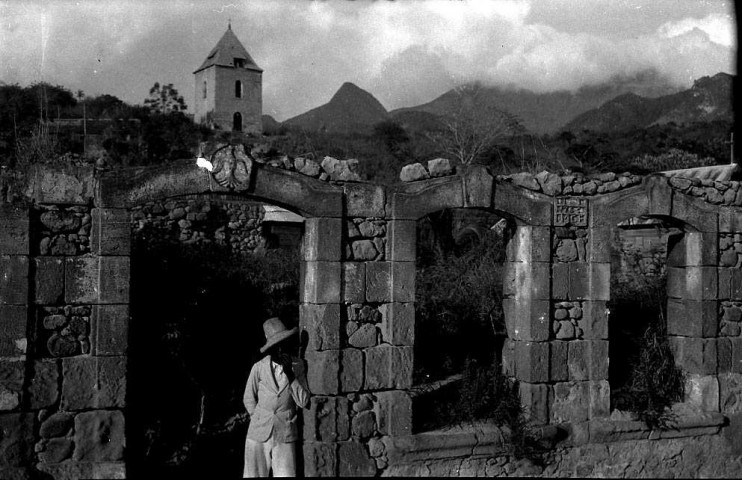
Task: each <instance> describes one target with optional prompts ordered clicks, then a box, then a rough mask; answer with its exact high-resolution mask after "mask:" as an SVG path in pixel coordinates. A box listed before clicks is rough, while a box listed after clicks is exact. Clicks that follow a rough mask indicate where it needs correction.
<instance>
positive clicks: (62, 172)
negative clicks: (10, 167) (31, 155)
mask: <svg viewBox="0 0 742 480" xmlns="http://www.w3.org/2000/svg"><path fill="white" fill-rule="evenodd" d="M28 175H29V188H28V191H27V193H26V194H27V195H28V196H30V197H31V198H33V199H34V200H35V201H36V202H37V203H52V204H53V203H56V204H75V205H86V204H88V203H89V202H90V200H91V199H92V198H93V196H94V195H95V179H94V169H93V167H70V166H66V167H64V168H55V167H51V166H49V165H34V166H32V167H31V171H30V172H29V174H28Z"/></svg>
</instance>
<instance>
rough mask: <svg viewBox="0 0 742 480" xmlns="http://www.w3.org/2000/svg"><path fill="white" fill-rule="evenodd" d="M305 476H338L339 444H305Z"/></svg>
mask: <svg viewBox="0 0 742 480" xmlns="http://www.w3.org/2000/svg"><path fill="white" fill-rule="evenodd" d="M302 450H303V453H304V475H306V476H307V477H336V476H337V453H336V450H337V444H335V443H315V442H305V443H304V445H303V448H302Z"/></svg>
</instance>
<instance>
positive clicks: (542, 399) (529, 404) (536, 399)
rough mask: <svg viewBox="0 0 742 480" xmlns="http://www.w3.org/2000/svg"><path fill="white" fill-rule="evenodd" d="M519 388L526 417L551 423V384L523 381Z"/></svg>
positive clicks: (534, 420)
mask: <svg viewBox="0 0 742 480" xmlns="http://www.w3.org/2000/svg"><path fill="white" fill-rule="evenodd" d="M518 388H519V392H520V402H521V404H522V405H523V409H524V410H525V415H526V418H528V419H529V420H530V421H532V422H534V423H541V424H544V423H549V386H548V385H546V384H543V383H528V382H521V383H520V384H519V385H518Z"/></svg>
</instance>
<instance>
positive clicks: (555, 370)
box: [549, 341, 569, 382]
mask: <svg viewBox="0 0 742 480" xmlns="http://www.w3.org/2000/svg"><path fill="white" fill-rule="evenodd" d="M568 344H569V343H568V342H562V341H552V342H549V379H550V380H551V381H552V382H566V381H567V380H569V366H568V363H567V359H568V353H567V352H568V348H569V347H568Z"/></svg>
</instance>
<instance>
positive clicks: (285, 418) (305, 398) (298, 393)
mask: <svg viewBox="0 0 742 480" xmlns="http://www.w3.org/2000/svg"><path fill="white" fill-rule="evenodd" d="M243 401H244V403H245V408H247V413H249V414H250V426H249V428H248V429H247V438H249V439H251V440H255V441H256V442H265V441H266V440H268V438H269V437H270V436H271V435H273V439H274V441H276V442H282V443H288V442H295V441H297V440H298V439H299V431H298V428H297V426H296V420H297V415H296V406H297V405H298V406H300V407H302V408H306V407H307V406H308V405H309V393H308V392H307V391H306V389H305V388H304V387H303V386H302V385H301V383H299V381H298V380H297V379H296V378H294V380H293V381H292V382H291V383H290V384H287V385H286V386H285V387H284V388H282V389H281V390H279V388H278V383H277V382H276V379H275V377H274V375H273V369H272V368H271V359H270V356H265V357H263V358H262V359H261V360H260V361H258V362H256V363H255V365H253V367H252V370H250V376H249V377H248V379H247V386H246V387H245V395H244V397H243Z"/></svg>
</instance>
